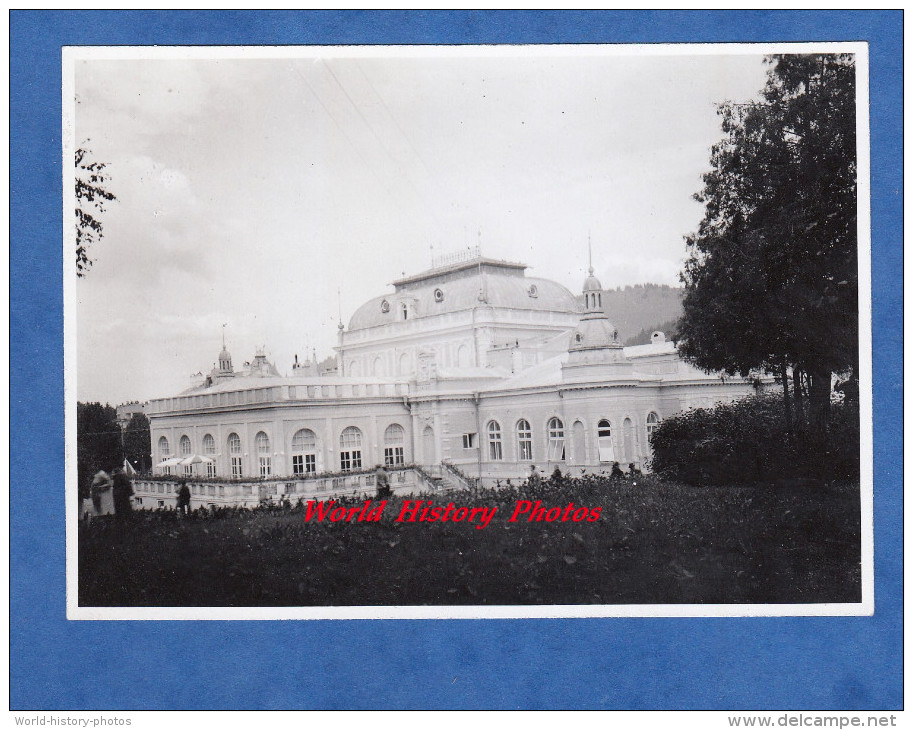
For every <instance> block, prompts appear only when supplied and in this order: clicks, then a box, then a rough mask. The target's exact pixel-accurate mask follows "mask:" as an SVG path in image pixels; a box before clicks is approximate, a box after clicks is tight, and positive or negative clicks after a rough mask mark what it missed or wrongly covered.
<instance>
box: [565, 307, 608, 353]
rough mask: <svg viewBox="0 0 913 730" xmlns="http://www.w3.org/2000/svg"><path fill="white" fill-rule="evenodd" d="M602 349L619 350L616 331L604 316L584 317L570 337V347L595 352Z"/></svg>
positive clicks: (572, 349)
mask: <svg viewBox="0 0 913 730" xmlns="http://www.w3.org/2000/svg"><path fill="white" fill-rule="evenodd" d="M603 348H619V349H620V348H621V345H620V344H619V342H618V330H616V329H615V326H614V325H613V324H612V323H611V322H610V321H609V318H608V317H605V316H593V315H585V316H584V317H583V318H582V319H581V320H580V324H579V325H577V329H576V330H574V334H573V335H571V345H570V347H569V348H568V349H569V350H570V351H572V352H573V351H574V350H597V349H603Z"/></svg>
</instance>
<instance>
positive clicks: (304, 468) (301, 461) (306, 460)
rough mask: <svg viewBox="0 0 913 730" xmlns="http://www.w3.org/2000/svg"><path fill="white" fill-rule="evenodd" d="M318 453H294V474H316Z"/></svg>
mask: <svg viewBox="0 0 913 730" xmlns="http://www.w3.org/2000/svg"><path fill="white" fill-rule="evenodd" d="M316 473H317V455H316V454H294V455H293V456H292V474H295V475H299V474H316Z"/></svg>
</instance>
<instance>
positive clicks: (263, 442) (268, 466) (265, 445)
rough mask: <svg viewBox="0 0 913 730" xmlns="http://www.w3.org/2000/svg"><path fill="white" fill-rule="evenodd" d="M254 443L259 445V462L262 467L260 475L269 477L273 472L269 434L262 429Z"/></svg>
mask: <svg viewBox="0 0 913 730" xmlns="http://www.w3.org/2000/svg"><path fill="white" fill-rule="evenodd" d="M254 443H255V444H256V445H257V463H258V465H259V467H260V476H261V477H268V476H270V475H271V474H272V473H273V457H272V456H271V455H270V452H269V436H267V435H266V434H265V433H263V431H260V432H258V433H257V435H256V437H255V438H254Z"/></svg>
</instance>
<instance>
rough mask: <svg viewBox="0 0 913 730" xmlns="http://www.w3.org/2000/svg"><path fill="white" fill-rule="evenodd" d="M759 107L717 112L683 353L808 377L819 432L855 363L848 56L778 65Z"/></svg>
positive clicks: (729, 106) (688, 276)
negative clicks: (838, 380) (838, 383)
mask: <svg viewBox="0 0 913 730" xmlns="http://www.w3.org/2000/svg"><path fill="white" fill-rule="evenodd" d="M766 62H767V63H768V64H769V65H770V68H769V70H768V74H767V83H766V85H765V87H764V90H763V92H762V100H761V101H760V102H758V103H753V104H733V103H723V104H721V105H720V106H719V113H720V115H721V117H722V127H723V134H724V136H723V139H722V140H721V141H720V142H719V143H718V144H716V145H714V147H713V148H712V151H711V160H710V163H711V170H710V172H708V173H706V174H705V175H704V177H703V181H704V187H703V190H702V191H701V192H700V193H698V194H697V195H696V196H695V198H696V199H697V200H698V201H699V202H702V203H704V205H705V214H704V218H703V220H702V221H701V223H700V226H699V227H698V230H697V232H696V233H695V234H693V235H692V236H690V237H688V238H687V244H688V250H689V257H688V260H687V261H686V263H685V268H684V271H683V272H682V281H683V283H684V284H685V298H684V301H683V309H684V314H683V316H682V319H681V321H680V323H679V334H680V336H681V337H682V339H683V341H682V344H681V352H682V353H683V354H684V355H685V356H686V357H688V358H689V359H691V360H692V361H693V362H694V363H695V364H696V365H698V366H699V367H701V368H704V369H705V370H724V371H726V372H728V373H730V374H732V373H737V372H738V373H741V374H743V375H745V374H747V373H748V372H749V371H750V370H752V369H763V370H766V371H768V372H773V373H776V374H777V375H778V376H780V377H781V378H782V379H783V380H784V385H786V375H787V372H788V371H789V370H792V371H793V372H794V373H796V374H804V377H805V380H806V381H807V383H808V392H809V402H810V409H809V416H810V422H811V424H812V425H813V426H815V427H816V430H819V431H820V430H822V429H823V428H824V427H826V425H827V417H828V409H829V404H830V389H831V376H832V373H834V372H842V371H847V370H850V369H852V370H854V371H855V370H856V369H857V366H858V356H859V355H858V346H857V345H858V343H857V337H858V315H857V312H858V300H857V252H856V244H857V236H856V113H855V104H856V77H855V63H854V57H853V56H852V55H845V54H844V55H834V54H831V55H782V56H771V57H769V58H768V59H766Z"/></svg>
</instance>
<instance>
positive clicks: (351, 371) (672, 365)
mask: <svg viewBox="0 0 913 730" xmlns="http://www.w3.org/2000/svg"><path fill="white" fill-rule="evenodd" d="M525 268H526V267H525V266H523V265H522V264H518V263H512V262H505V261H495V260H492V259H487V258H484V257H481V256H478V255H476V256H472V257H471V258H467V259H466V260H464V261H456V262H453V263H451V264H449V265H447V266H440V267H437V268H433V269H430V270H428V271H425V272H422V273H420V274H417V275H415V276H410V277H405V278H403V279H401V280H399V281H397V282H394V285H393V286H394V291H393V292H391V293H388V294H384V295H381V296H378V297H375V298H373V299H371V300H369V301H368V302H366V303H365V304H363V305H362V306H360V307H359V308H358V309H357V310H356V311H355V313H354V315H353V316H352V318H351V320H350V322H349V325H348V327H343V326H342V325H341V324H340V329H339V333H338V345H337V348H336V351H337V369H336V372H335V373H332V374H320V373H318V371H317V367H316V362H312V361H311V360H310V359H308V360H307V361H306V362H303V363H298V362H297V361H296V362H295V364H294V366H293V368H292V372H291V374H290V375H287V376H283V375H280V373H279V372H278V370H277V369H276V368H275V367H274V366H273V365H272V364H271V363H269V362H268V361H267V360H266V358H265V357H264V356H263V354H262V353H259V354H258V355H257V356H256V357H255V358H254V360H253V361H252V362H251V363H250V366H249V367H248V368H246V369H244V370H241V371H235V370H234V368H233V366H232V360H231V355H230V354H229V353H228V351H227V349H225V348H224V347H223V351H222V352H221V353H220V355H219V361H218V365H217V366H216V367H215V368H213V370H212V372H211V373H210V374H209V375H208V376H206V377H205V379H204V380H203V381H202V382H201V383H200V384H199V385H198V386H196V387H194V388H191V389H190V390H188V391H185V392H184V393H182V394H180V395H177V396H175V397H173V398H164V399H159V400H154V401H151V402H150V403H149V404H148V405H147V407H146V414H147V415H148V417H149V419H150V422H151V431H152V449H153V463H155V464H157V465H158V466H157V471H158V472H159V473H164V474H172V475H175V476H200V477H208V478H210V479H213V480H219V479H222V480H231V481H232V482H233V483H234V482H238V483H241V482H243V481H245V480H267V481H269V480H288V481H289V482H296V481H300V482H306V481H307V480H313V479H317V478H318V477H319V476H320V475H326V474H337V473H339V474H343V475H344V474H357V473H358V472H359V471H360V470H366V469H373V468H374V467H375V465H378V464H385V465H387V466H388V467H392V468H397V467H406V466H409V465H418V466H419V467H422V469H423V470H424V471H425V472H428V473H433V472H434V470H435V469H438V470H440V469H442V468H443V469H446V470H450V471H456V472H458V473H460V474H464V475H466V476H468V477H469V478H471V479H478V480H480V481H481V483H482V484H483V485H486V486H491V485H494V484H496V483H497V482H498V481H501V482H504V481H506V480H507V479H511V480H519V479H522V478H524V477H526V476H528V475H529V473H530V469H531V467H532V466H535V467H536V468H537V469H538V470H539V471H542V472H545V473H550V472H551V471H552V470H554V468H555V467H559V468H560V469H561V470H562V471H563V472H565V473H580V472H582V471H583V470H586V471H588V472H593V471H599V470H601V469H608V468H611V465H612V462H615V461H617V462H620V464H621V465H622V467H623V468H625V467H627V465H629V464H633V465H635V466H637V467H639V468H648V467H649V461H650V444H649V436H650V433H651V431H652V430H653V429H655V428H656V426H657V425H658V424H659V422H660V421H661V420H662V419H663V418H665V417H667V416H669V415H672V414H675V413H679V412H681V411H683V410H687V409H689V408H694V407H701V406H709V405H712V404H714V403H717V402H728V401H732V400H735V399H738V398H741V397H744V396H746V395H749V394H751V393H752V392H753V391H754V387H755V385H754V384H753V383H751V382H749V381H748V380H747V379H744V378H738V377H734V378H731V377H722V376H720V375H713V374H710V375H708V374H706V373H703V372H701V371H699V370H696V369H695V368H693V367H692V366H690V365H689V364H687V363H686V362H684V361H683V360H681V359H680V358H679V357H678V354H677V352H676V348H675V345H674V344H673V343H672V342H669V341H667V340H666V338H665V336H664V335H663V334H662V333H659V332H657V333H654V335H653V341H652V342H651V343H650V344H647V345H640V346H636V347H622V346H621V345H620V344H619V342H618V333H617V331H616V330H615V328H614V327H613V326H612V323H611V320H610V317H609V314H608V313H606V312H605V311H604V309H603V305H602V295H603V290H602V287H601V285H600V283H599V281H598V279H597V278H596V277H595V276H594V273H593V270H592V268H591V269H590V272H589V276H588V277H587V278H586V281H585V283H584V287H583V306H582V307H581V305H580V304H579V303H578V299H577V298H575V297H574V295H573V294H572V293H571V292H569V291H568V290H567V289H565V288H564V287H562V286H561V285H559V284H557V283H555V282H552V281H549V280H547V279H536V278H531V277H527V276H525ZM315 361H316V358H315ZM182 462H184V463H182ZM188 462H190V463H188ZM193 462H196V463H193ZM454 467H455V469H453V468H454ZM334 478H338V477H334ZM420 482H421V480H420V479H418V482H413V481H410V482H409V483H410V485H411V484H413V483H420ZM352 483H353V482H347V483H345V484H344V485H343V486H344V487H345V488H348V487H350V486H351V485H352ZM355 484H356V485H357V484H358V483H357V482H355ZM365 486H367V483H365ZM289 489H290V490H291V491H290V493H292V494H295V493H299V494H300V493H302V492H307V489H306V488H300V487H295V488H292V487H289ZM235 492H237V494H235ZM232 494H234V496H235V498H236V499H235V501H236V502H241V503H247V502H248V501H249V500H252V499H254V498H255V497H256V494H255V490H254V488H253V487H252V488H251V489H250V490H249V492H245V491H244V489H243V487H238V488H237V489H236V490H234V491H233V492H232ZM216 496H217V495H216Z"/></svg>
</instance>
